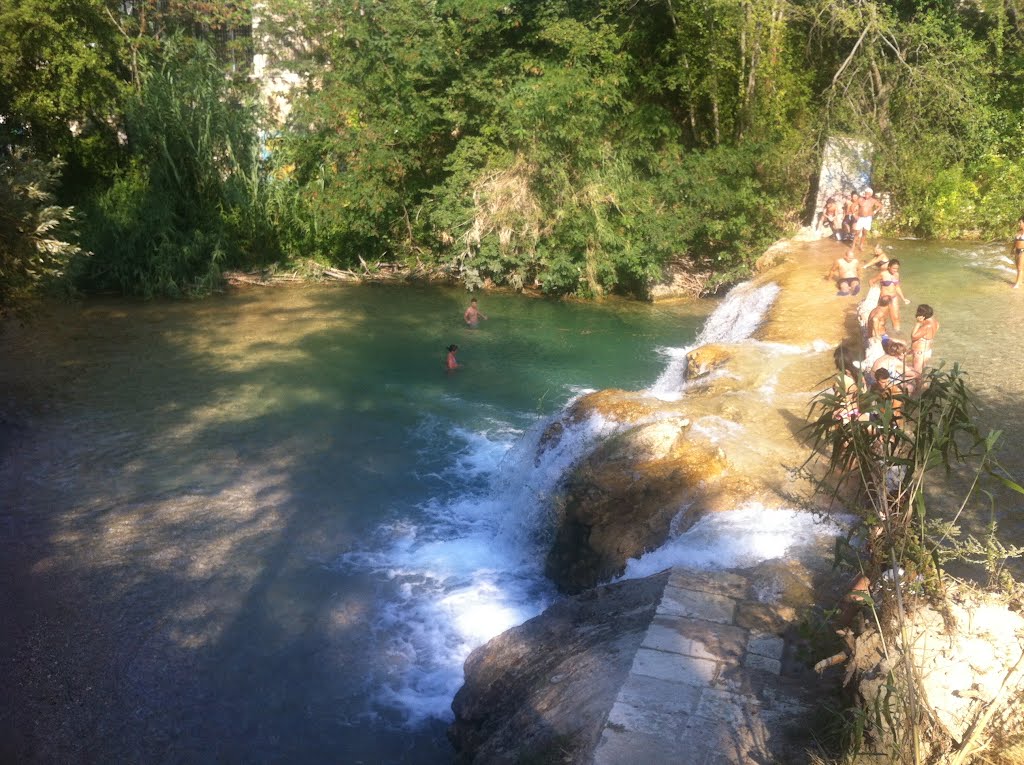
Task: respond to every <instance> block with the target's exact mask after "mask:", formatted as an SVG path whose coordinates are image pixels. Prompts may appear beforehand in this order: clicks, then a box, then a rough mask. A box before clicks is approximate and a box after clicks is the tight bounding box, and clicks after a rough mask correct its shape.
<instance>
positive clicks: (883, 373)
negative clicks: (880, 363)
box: [875, 367, 889, 380]
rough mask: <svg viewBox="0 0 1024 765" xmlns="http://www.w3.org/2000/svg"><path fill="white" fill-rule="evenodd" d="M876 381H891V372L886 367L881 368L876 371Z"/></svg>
mask: <svg viewBox="0 0 1024 765" xmlns="http://www.w3.org/2000/svg"><path fill="white" fill-rule="evenodd" d="M875 379H876V380H888V379H889V370H888V369H886V368H885V367H879V368H878V369H876V370H875Z"/></svg>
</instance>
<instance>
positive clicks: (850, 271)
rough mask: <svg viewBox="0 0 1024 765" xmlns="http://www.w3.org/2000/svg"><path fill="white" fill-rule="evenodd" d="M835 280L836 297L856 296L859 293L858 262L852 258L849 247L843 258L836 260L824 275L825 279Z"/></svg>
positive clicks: (851, 250)
mask: <svg viewBox="0 0 1024 765" xmlns="http://www.w3.org/2000/svg"><path fill="white" fill-rule="evenodd" d="M836 276H838V277H839V278H838V279H836V288H837V289H838V290H839V291H838V292H836V294H837V295H843V296H846V295H856V294H857V293H859V292H860V261H859V260H857V258H855V257H854V254H853V248H852V247H851V248H850V249H848V250H847V251H846V252H844V253H843V257H841V258H837V259H836V262H835V263H833V264H832V268H831V269H829V272H828V273H827V274H825V279H826V280H827V279H832V278H834V277H836Z"/></svg>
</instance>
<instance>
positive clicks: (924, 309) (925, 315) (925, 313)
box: [914, 303, 935, 319]
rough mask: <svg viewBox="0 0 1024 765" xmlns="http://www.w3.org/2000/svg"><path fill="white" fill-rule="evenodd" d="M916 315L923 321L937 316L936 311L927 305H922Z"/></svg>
mask: <svg viewBox="0 0 1024 765" xmlns="http://www.w3.org/2000/svg"><path fill="white" fill-rule="evenodd" d="M914 315H915V316H920V317H921V318H922V319H930V318H932V316H934V315H935V311H933V310H932V307H931V306H930V305H928V304H927V303H922V304H921V305H919V306H918V307H917V312H916V313H915V314H914Z"/></svg>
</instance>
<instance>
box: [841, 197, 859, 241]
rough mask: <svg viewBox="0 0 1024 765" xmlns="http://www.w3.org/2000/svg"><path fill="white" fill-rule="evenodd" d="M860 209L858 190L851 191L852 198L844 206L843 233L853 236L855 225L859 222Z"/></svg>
mask: <svg viewBox="0 0 1024 765" xmlns="http://www.w3.org/2000/svg"><path fill="white" fill-rule="evenodd" d="M859 209H860V197H859V196H858V195H857V192H856V191H851V192H850V198H849V199H847V200H846V204H845V205H844V206H843V234H848V235H849V236H853V227H854V224H856V223H857V214H858V213H857V211H858V210H859Z"/></svg>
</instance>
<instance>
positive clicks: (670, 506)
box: [546, 417, 728, 592]
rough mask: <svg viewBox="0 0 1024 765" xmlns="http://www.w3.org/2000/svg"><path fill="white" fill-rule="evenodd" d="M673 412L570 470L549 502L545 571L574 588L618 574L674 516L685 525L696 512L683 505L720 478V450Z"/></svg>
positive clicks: (653, 543) (664, 533) (656, 540)
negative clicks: (551, 533)
mask: <svg viewBox="0 0 1024 765" xmlns="http://www.w3.org/2000/svg"><path fill="white" fill-rule="evenodd" d="M689 425H690V421H689V420H688V419H687V418H685V417H672V418H669V419H664V420H659V421H656V422H652V423H647V424H644V425H638V426H636V427H634V428H630V429H629V430H627V431H625V432H623V433H621V434H619V435H617V436H615V437H613V438H611V439H609V440H608V441H606V442H604V443H603V444H602V445H601V446H600V447H599V448H598V449H597V450H596V451H594V452H593V453H592V454H591V455H590V456H589V457H587V458H586V459H585V460H583V461H582V462H581V463H580V464H579V465H577V467H576V469H575V470H573V471H572V473H571V474H570V476H569V478H568V479H567V481H566V483H565V484H564V487H563V490H562V492H561V494H560V496H559V498H558V499H557V500H556V507H555V512H556V514H557V516H558V518H559V523H558V525H557V530H556V534H555V541H554V544H553V545H552V547H551V550H550V552H549V553H548V558H547V562H546V573H547V575H548V576H549V577H550V578H551V579H552V580H553V581H554V582H555V583H556V584H557V585H558V587H559V588H560V589H562V590H563V591H565V592H579V591H581V590H583V589H586V588H587V587H593V586H594V585H595V584H597V583H599V582H602V581H607V580H609V579H611V578H612V577H614V576H617V575H619V574H621V573H622V571H623V569H624V568H625V565H626V561H627V560H629V559H630V558H635V557H638V556H639V555H641V554H642V553H644V552H646V551H648V550H652V549H654V548H656V547H658V546H660V545H661V544H663V543H664V542H665V541H666V540H667V539H668V536H669V531H670V528H671V527H672V526H673V519H675V518H676V517H677V516H680V517H679V519H678V520H676V522H675V524H674V525H675V528H676V530H684V529H685V528H687V527H688V526H689V525H691V524H692V523H693V522H694V521H695V520H696V518H697V517H699V516H698V514H697V513H696V511H695V512H694V513H691V514H689V517H688V514H687V513H686V512H685V509H686V508H687V507H690V506H693V505H694V503H695V501H696V500H697V499H698V498H700V497H702V496H706V495H707V494H708V492H709V490H710V489H712V487H714V485H715V484H716V483H717V482H718V481H719V479H721V478H722V477H723V475H724V474H725V472H726V469H727V464H728V463H727V461H726V459H725V455H724V454H723V453H722V452H721V450H720V449H719V448H718V447H717V446H715V445H714V444H712V443H711V442H710V441H708V440H707V439H704V438H699V437H692V436H691V435H690V434H689V433H688V432H687V431H688V428H689Z"/></svg>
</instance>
